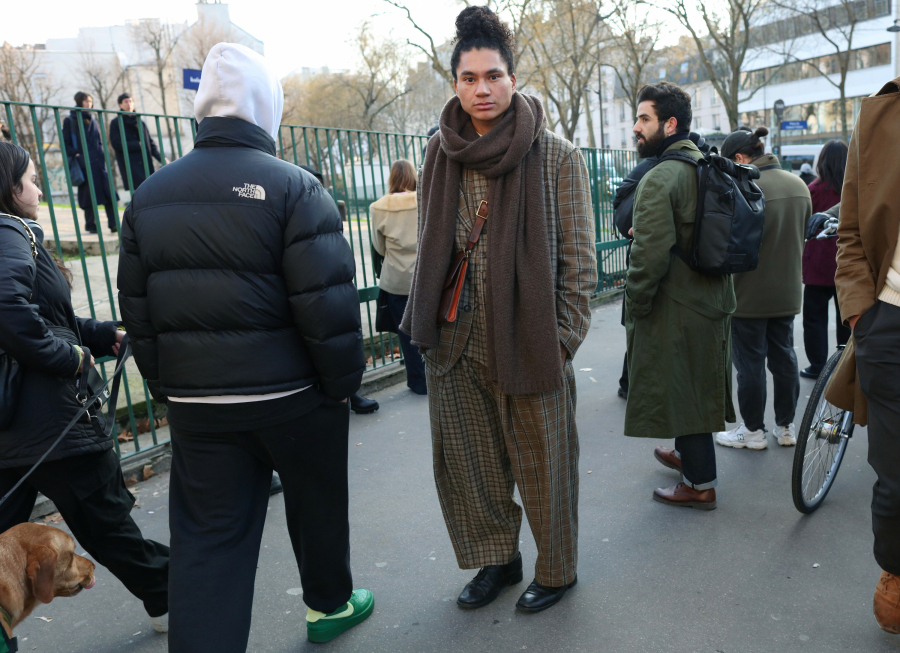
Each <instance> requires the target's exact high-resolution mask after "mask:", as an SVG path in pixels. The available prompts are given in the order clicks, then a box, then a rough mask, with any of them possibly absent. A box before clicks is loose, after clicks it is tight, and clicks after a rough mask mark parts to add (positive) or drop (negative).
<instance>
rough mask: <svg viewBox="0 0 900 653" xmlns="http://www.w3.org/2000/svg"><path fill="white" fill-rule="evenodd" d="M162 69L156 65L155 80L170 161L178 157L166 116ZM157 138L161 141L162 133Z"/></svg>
mask: <svg viewBox="0 0 900 653" xmlns="http://www.w3.org/2000/svg"><path fill="white" fill-rule="evenodd" d="M164 71H165V68H161V67H159V66H157V68H156V77H157V81H158V82H159V95H160V97H161V98H162V110H163V114H165V115H166V118H164V119H163V122H164V123H165V124H166V131H168V132H169V157H168V158H169V160H170V161H174V160H175V159H177V158H178V156H177V155H176V154H175V140H174V139H173V138H172V129H171V127H170V126H169V118H168V115H169V108H168V106H167V105H166V85H165V80H164V79H163V73H164ZM177 126H178V125H177V124H176V127H177ZM159 140H160V141H162V134H159Z"/></svg>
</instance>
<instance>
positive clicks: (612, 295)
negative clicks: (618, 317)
mask: <svg viewBox="0 0 900 653" xmlns="http://www.w3.org/2000/svg"><path fill="white" fill-rule="evenodd" d="M624 296H625V289H624V288H616V289H615V290H607V291H606V292H601V293H597V294H596V295H594V296H593V297H591V308H597V307H598V306H603V305H604V304H609V303H610V302H614V301H616V300H618V299H622V297H624Z"/></svg>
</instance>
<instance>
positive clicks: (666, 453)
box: [653, 447, 681, 472]
mask: <svg viewBox="0 0 900 653" xmlns="http://www.w3.org/2000/svg"><path fill="white" fill-rule="evenodd" d="M653 456H654V457H655V458H656V459H657V460H658V461H659V462H661V463H662V464H663V467H668V468H669V469H674V470H675V471H677V472H680V471H681V458H679V457H678V456H676V455H675V450H674V449H667V448H666V447H656V449H654V450H653Z"/></svg>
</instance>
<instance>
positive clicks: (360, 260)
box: [0, 100, 637, 458]
mask: <svg viewBox="0 0 900 653" xmlns="http://www.w3.org/2000/svg"><path fill="white" fill-rule="evenodd" d="M0 109H2V113H0V116H4V117H5V119H6V120H5V122H6V124H7V125H8V127H9V130H10V132H11V134H12V139H13V142H16V143H18V144H19V145H22V146H23V147H25V148H26V149H27V150H29V152H30V153H31V155H32V158H33V159H34V161H35V165H36V166H37V168H38V177H39V179H40V180H41V183H42V186H43V190H44V201H45V203H46V206H44V207H43V208H42V210H41V211H42V214H41V216H40V217H41V221H42V222H45V224H46V225H47V226H49V230H48V229H47V228H46V227H45V241H44V242H45V245H46V246H47V247H48V248H50V249H51V250H54V251H55V252H56V253H57V255H58V256H60V257H63V258H64V257H68V258H70V259H71V260H73V261H74V260H75V259H77V261H78V262H77V266H76V270H75V272H76V276H78V279H76V282H77V284H78V287H77V288H76V293H77V294H78V296H79V297H80V296H81V293H83V294H84V298H83V301H84V302H86V303H85V305H84V306H76V312H83V310H84V309H89V312H90V315H91V317H94V318H98V319H117V317H118V312H117V305H116V301H115V298H116V293H115V292H114V288H113V287H114V282H113V278H114V276H115V274H116V267H117V259H118V249H119V240H118V236H117V235H115V234H112V233H108V234H104V233H103V228H104V225H105V221H103V220H101V215H100V210H99V208H100V207H99V206H98V205H97V201H96V198H97V196H98V192H97V191H98V189H97V188H96V187H95V179H94V176H93V174H92V173H93V172H94V171H93V170H92V168H91V162H90V161H86V164H87V165H86V167H87V172H86V174H85V178H86V180H85V185H86V189H85V188H82V194H85V193H86V194H87V196H88V197H90V208H89V209H88V210H89V211H90V212H91V213H92V214H93V221H94V224H95V225H96V227H97V234H96V235H94V234H88V233H85V231H84V230H83V228H82V227H81V223H80V219H79V207H78V202H77V195H78V189H77V188H76V187H73V185H72V178H71V175H70V171H69V165H68V161H67V155H66V148H65V147H64V146H63V145H62V143H63V142H64V138H63V131H64V130H63V125H64V122H65V119H66V118H67V117H68V116H69V115H70V114H71V115H77V114H80V113H82V112H84V111H87V110H86V109H72V108H69V107H58V106H49V105H37V104H23V103H18V102H9V101H5V100H0ZM91 112H93V113H95V114H97V116H99V118H100V119H99V121H98V122H99V129H100V145H101V147H102V150H103V153H104V167H105V176H104V179H105V180H107V181H108V183H109V187H110V189H111V190H113V191H116V192H117V193H118V199H117V201H114V202H113V206H112V207H111V209H112V211H113V215H114V216H115V221H116V225H117V228H118V227H119V226H120V219H121V214H122V211H123V210H124V207H125V206H126V205H127V202H128V201H130V198H131V194H132V193H133V192H134V189H135V177H136V173H137V172H140V170H135V169H133V167H132V163H133V162H132V161H131V157H130V156H127V155H126V156H124V157H123V159H124V161H123V163H124V169H120V168H119V166H118V165H117V162H116V156H115V155H116V153H115V152H114V151H113V149H112V146H111V144H110V138H111V136H112V134H111V132H110V129H111V121H112V119H113V118H116V117H119V116H135V117H137V119H138V121H142V122H144V123H145V124H146V125H147V127H148V131H149V134H150V137H151V138H152V139H153V140H154V141H155V144H156V145H157V146H158V148H159V155H160V156H159V161H158V162H154V161H153V156H152V155H153V150H152V149H151V147H150V144H149V143H148V142H147V141H146V140H145V139H143V138H141V139H139V141H138V142H136V143H135V142H134V141H132V142H131V143H130V144H128V140H127V138H126V132H125V125H124V121H123V120H118V121H116V122H117V125H116V127H115V129H116V130H117V131H118V136H119V138H120V140H121V143H122V144H123V146H124V147H126V148H127V147H129V146H130V148H131V152H133V153H134V155H135V158H136V161H135V162H134V163H136V165H138V166H140V168H143V173H144V177H147V176H149V174H151V169H152V167H153V166H154V164H155V163H156V164H157V165H160V166H162V165H166V164H167V163H168V162H169V160H175V159H177V158H180V157H182V156H184V155H185V154H187V153H188V152H189V151H190V150H191V149H193V145H194V139H195V137H196V123H195V121H194V120H193V119H192V118H189V117H185V116H168V115H157V114H138V113H131V114H128V113H123V112H119V111H103V110H97V109H91ZM72 123H74V124H75V125H76V126H77V129H76V130H75V131H74V132H73V134H74V137H75V139H76V141H77V142H78V143H80V145H81V150H82V151H86V150H87V134H86V133H85V130H84V124H83V121H82V120H74V121H72ZM70 124H71V123H70ZM427 141H428V138H427V137H426V136H420V135H410V134H391V133H383V132H367V131H359V130H345V129H330V128H322V127H304V126H300V125H282V126H281V129H280V132H279V138H278V143H277V149H278V155H279V156H280V157H281V158H282V159H284V160H286V161H291V162H293V163H295V164H297V165H306V166H309V167H311V168H313V169H315V170H317V171H319V172H320V173H321V174H322V176H323V178H324V183H325V187H326V188H327V189H328V191H329V192H330V193H331V195H332V196H333V197H334V199H335V201H336V202H337V203H338V206H339V208H340V209H341V212H342V214H344V218H345V220H346V221H347V229H346V230H345V236H346V237H347V239H348V241H349V243H350V247H351V249H352V250H353V254H354V257H355V259H356V270H357V273H356V285H357V288H358V291H359V301H360V311H361V317H362V322H363V331H364V336H365V346H366V350H367V365H368V367H369V369H376V368H381V367H385V366H388V365H392V364H395V363H397V362H399V360H400V348H399V342H398V341H397V339H396V336H394V335H393V334H388V333H380V332H378V331H376V330H375V320H374V315H375V305H374V303H375V299H376V298H377V295H378V282H377V278H376V275H375V268H374V265H373V257H372V250H371V244H370V243H371V240H370V232H369V206H370V205H371V204H372V202H374V201H375V200H376V199H378V198H379V197H381V196H382V195H384V194H385V193H386V192H387V181H388V176H389V172H390V167H391V164H392V163H393V162H394V161H396V160H397V159H400V158H404V159H408V160H409V161H411V162H412V163H413V165H414V166H416V167H418V166H419V165H421V163H422V160H423V156H424V148H425V145H426V143H427ZM138 152H139V156H137V153H138ZM582 152H583V154H584V157H585V160H586V161H587V164H588V167H589V169H590V175H591V195H592V200H593V207H594V218H595V221H596V230H597V256H598V266H599V269H600V276H599V283H598V285H597V292H604V291H608V290H613V289H615V288H617V287H619V286H621V285H622V284H623V282H624V274H625V253H624V252H625V250H624V245H625V244H626V241H625V240H623V239H621V238H620V237H619V236H618V235H617V233H616V230H615V227H614V226H613V221H612V197H613V194H614V193H615V189H616V187H617V186H618V184H619V183H620V182H621V180H622V179H624V178H625V176H626V175H627V174H628V172H629V171H630V170H631V168H632V167H633V166H634V165H635V164H636V163H637V156H636V153H634V152H630V151H623V150H597V149H588V148H582ZM138 176H139V175H138ZM50 233H52V238H50V236H49V234H50ZM98 261H99V264H98ZM78 268H80V271H79V270H78ZM82 283H83V288H82V286H81V284H82ZM78 301H81V300H78ZM75 303H78V302H75ZM99 363H100V368H101V370H102V372H103V374H104V376H105V375H106V374H107V372H108V370H109V369H111V368H108V367H107V366H108V364H110V363H112V359H101V360H100V361H99ZM129 371H130V373H131V381H130V382H129V381H128V376H127V375H128V373H129ZM124 380H125V383H124V384H123V386H124V393H125V400H126V406H125V407H124V408H122V409H121V412H120V413H119V415H118V418H119V420H120V423H121V424H122V427H123V430H124V429H127V430H130V433H131V434H132V436H133V438H134V439H133V441H130V442H129V443H128V444H127V446H123V447H121V448H120V445H119V442H116V449H117V451H118V452H119V455H120V456H122V457H123V458H126V457H128V456H131V455H134V454H136V453H138V452H139V451H142V450H145V449H147V448H150V447H154V446H157V445H159V444H164V443H165V442H166V441H167V438H166V437H165V436H164V435H159V436H158V434H157V427H156V422H155V419H154V410H157V414H159V413H160V412H161V411H160V410H159V407H155V406H154V405H153V402H152V401H151V399H150V394H149V391H148V390H147V384H146V382H145V381H144V380H143V379H141V378H140V375H139V373H138V372H137V369H136V367H134V365H133V363H132V364H131V365H130V367H129V368H128V370H127V371H126V377H125V379H124ZM145 415H146V416H147V418H148V419H149V424H147V422H144V424H145V425H146V426H149V433H148V435H149V441H148V440H147V438H146V436H143V437H142V434H139V433H138V430H139V429H138V424H139V422H140V421H142V419H141V418H143V417H144V416H145ZM123 444H124V443H123Z"/></svg>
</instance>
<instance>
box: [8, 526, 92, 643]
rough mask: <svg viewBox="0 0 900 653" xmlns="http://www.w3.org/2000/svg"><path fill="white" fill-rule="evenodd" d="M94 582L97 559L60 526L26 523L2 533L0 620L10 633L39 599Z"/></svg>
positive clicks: (69, 592)
mask: <svg viewBox="0 0 900 653" xmlns="http://www.w3.org/2000/svg"><path fill="white" fill-rule="evenodd" d="M93 586H94V563H93V562H91V561H90V560H88V559H86V558H82V557H81V556H79V555H75V540H73V539H72V537H71V536H70V535H68V534H67V533H64V532H63V531H61V530H59V529H58V528H53V527H52V526H42V525H41V524H32V523H25V524H19V525H18V526H13V527H12V528H10V529H9V530H8V531H6V532H5V533H3V534H2V535H0V608H2V609H3V614H0V623H2V625H3V629H4V630H5V631H6V634H7V635H8V636H9V637H12V630H13V628H15V627H16V626H18V625H19V624H20V623H22V621H23V620H24V619H26V618H27V617H28V615H29V614H31V611H32V610H34V609H35V608H36V607H37V606H38V604H39V603H50V601H52V600H53V598H54V597H57V596H75V595H76V594H78V593H79V592H80V591H81V590H83V589H90V588H92V587H93Z"/></svg>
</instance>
